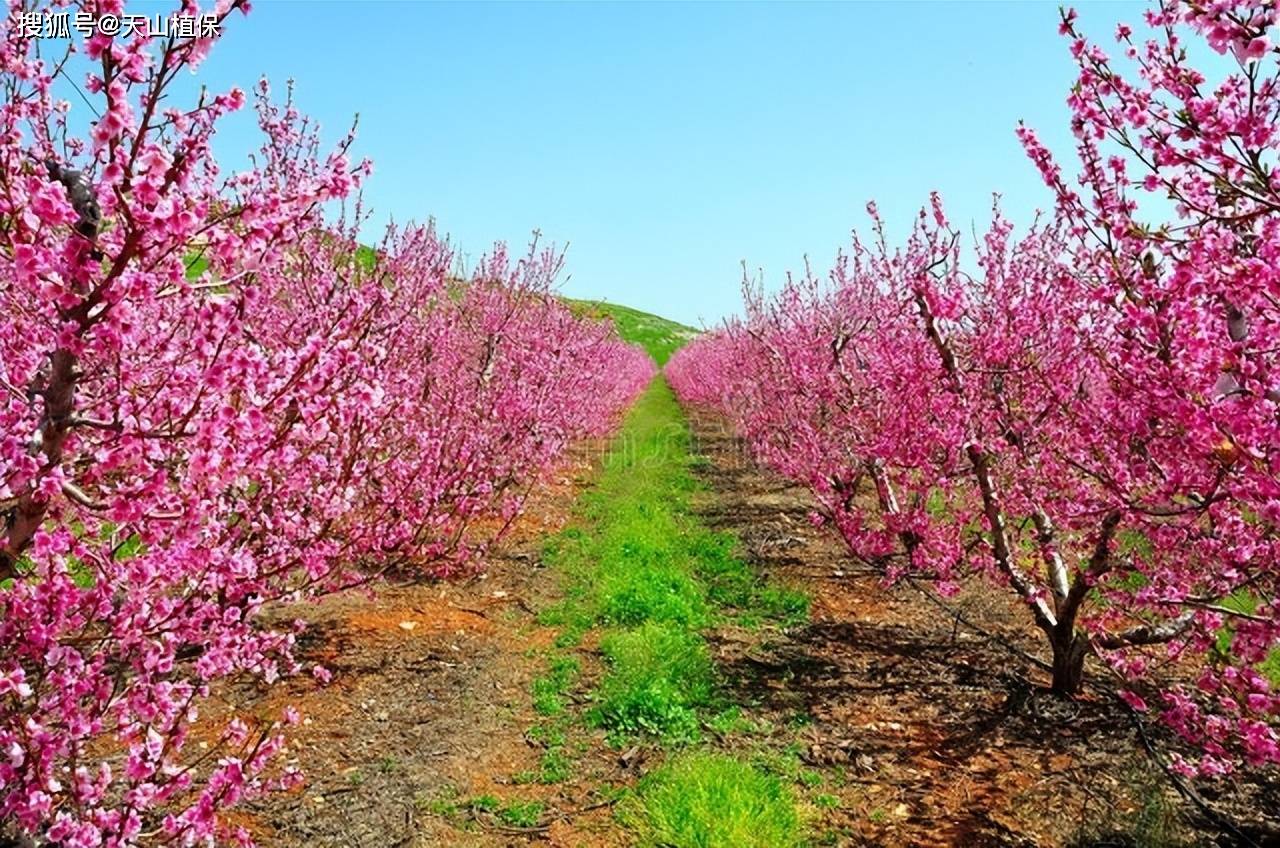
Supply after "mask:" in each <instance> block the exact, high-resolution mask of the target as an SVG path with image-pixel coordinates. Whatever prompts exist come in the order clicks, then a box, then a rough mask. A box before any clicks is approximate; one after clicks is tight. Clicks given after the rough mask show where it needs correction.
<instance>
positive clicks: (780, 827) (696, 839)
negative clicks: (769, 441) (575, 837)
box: [532, 379, 807, 848]
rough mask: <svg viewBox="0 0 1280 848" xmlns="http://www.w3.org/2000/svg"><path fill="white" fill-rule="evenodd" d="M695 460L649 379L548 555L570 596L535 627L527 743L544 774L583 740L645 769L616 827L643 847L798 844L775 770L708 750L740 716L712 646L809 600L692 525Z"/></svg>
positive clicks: (721, 538)
mask: <svg viewBox="0 0 1280 848" xmlns="http://www.w3.org/2000/svg"><path fill="white" fill-rule="evenodd" d="M695 462H696V460H695V457H694V456H693V455H692V454H691V452H690V436H689V431H688V427H687V423H686V421H685V418H684V415H683V413H682V412H681V410H680V408H679V406H678V405H677V404H676V402H675V399H674V397H673V396H672V394H671V391H670V389H669V388H668V387H667V385H666V384H665V382H663V381H662V380H661V379H659V380H657V381H655V383H654V384H653V385H652V386H651V387H650V388H649V390H648V391H647V392H646V393H645V394H644V395H643V396H642V397H641V398H640V400H639V401H638V402H637V404H636V406H635V408H634V409H633V410H632V412H631V414H630V415H629V416H628V418H627V420H626V422H625V424H624V426H623V428H622V431H621V432H620V433H619V435H618V437H617V439H616V440H615V443H614V446H613V449H612V450H611V452H610V453H609V455H608V456H607V457H606V459H605V462H604V467H603V470H602V472H601V474H600V477H599V479H598V480H597V481H596V483H595V485H594V486H593V487H592V488H591V489H590V490H589V491H588V492H586V493H585V494H584V495H583V496H582V497H581V498H580V500H579V507H578V512H579V516H580V521H579V522H577V523H576V524H575V526H573V527H570V528H569V529H567V530H565V531H563V532H562V533H560V534H558V535H557V536H556V537H554V538H553V539H551V540H550V542H549V544H548V546H547V550H546V552H545V556H544V560H545V561H546V562H547V563H548V564H549V565H550V566H551V567H553V568H555V569H557V570H558V571H560V572H561V573H562V574H563V575H564V579H565V581H566V593H565V599H564V600H563V601H562V602H561V603H559V604H557V605H555V606H553V607H552V608H550V609H548V610H546V611H545V612H544V613H543V614H542V616H541V620H542V622H543V623H544V624H546V625H548V626H553V627H557V628H558V629H559V635H558V638H557V639H556V641H555V647H554V648H553V649H552V650H551V651H549V652H548V656H547V658H546V662H547V673H546V675H545V676H544V677H541V678H539V679H538V680H537V681H535V683H534V692H533V696H534V701H535V706H536V707H537V708H538V710H539V712H540V713H542V715H543V716H544V722H542V723H541V724H539V725H538V726H536V727H535V728H533V729H532V733H533V734H534V735H535V736H536V737H538V738H541V739H544V740H548V748H547V750H548V755H547V758H546V760H544V763H545V766H544V777H545V776H548V775H546V774H545V772H550V773H552V775H554V773H555V772H557V771H567V770H569V769H571V768H572V764H571V763H569V762H567V761H566V759H567V756H568V755H567V754H566V753H565V752H566V751H567V750H570V749H571V745H572V743H571V740H572V739H573V738H574V737H575V736H581V735H582V734H583V733H588V734H589V733H590V732H591V731H592V730H594V731H595V732H596V734H597V737H599V735H600V734H603V740H604V743H605V744H606V745H608V746H610V747H611V748H613V749H614V750H616V751H618V752H619V754H620V756H622V757H623V758H624V759H632V758H634V757H635V756H636V755H637V753H638V752H641V751H643V752H645V753H646V755H647V756H648V760H649V762H648V764H647V765H648V766H649V768H648V769H647V774H645V776H644V777H643V778H642V779H640V780H639V782H638V784H637V785H636V786H635V788H634V790H632V791H629V792H627V793H626V794H625V797H624V798H623V800H622V801H621V803H620V804H619V805H618V817H617V818H618V821H619V822H621V823H622V824H623V825H624V827H626V828H627V829H628V831H629V832H630V834H631V836H632V837H634V838H635V839H637V840H638V841H639V842H640V843H641V844H645V845H670V846H741V848H753V847H756V846H758V848H786V846H795V845H799V844H801V842H802V840H803V839H804V827H803V823H802V818H803V817H802V813H801V810H800V808H799V806H798V804H797V800H796V797H795V792H794V789H793V787H792V786H791V785H790V784H791V781H790V780H789V779H788V777H789V776H788V775H787V774H786V770H785V769H781V770H780V769H776V768H771V767H769V765H768V764H767V763H763V762H760V761H757V759H753V758H749V757H740V756H733V755H729V754H726V753H723V752H722V751H720V750H717V746H716V744H714V743H715V742H716V741H717V740H720V739H723V738H725V737H726V736H727V735H728V734H730V733H733V732H735V731H739V730H742V729H744V727H745V726H746V725H747V724H748V720H747V719H746V718H744V711H743V706H744V705H742V704H739V703H736V702H735V701H734V700H733V699H732V698H731V697H729V696H728V695H727V694H726V691H725V689H724V687H722V686H721V675H720V673H719V671H718V669H717V667H716V662H715V658H714V655H713V649H712V645H711V642H710V641H709V637H710V636H712V635H713V634H714V633H718V632H720V631H721V630H724V629H733V630H736V631H741V632H743V633H746V634H753V635H752V636H749V637H748V638H754V637H755V636H758V635H759V634H761V633H764V632H767V631H768V630H769V629H770V628H778V627H785V626H787V625H788V624H794V623H797V622H799V621H801V620H803V619H804V617H805V615H806V612H807V600H806V599H805V597H804V596H802V595H800V594H798V593H796V592H794V591H791V590H788V589H785V588H780V587H777V586H773V585H770V584H768V583H766V582H764V581H762V580H761V579H760V578H759V577H758V576H757V575H756V574H755V573H754V572H753V571H752V569H751V568H750V567H749V566H748V565H747V564H746V563H745V562H744V561H743V560H742V559H740V558H739V557H738V556H737V553H736V548H737V540H736V539H735V538H734V537H733V536H731V535H729V534H725V533H718V532H715V531H712V530H710V529H709V528H707V527H706V526H705V525H704V524H703V523H702V522H701V521H700V520H699V519H698V518H697V516H696V515H695V514H694V512H693V509H692V505H691V499H692V497H693V495H694V494H695V492H696V491H697V489H698V488H699V486H698V483H697V482H696V480H695V478H694V476H693V474H692V468H693V466H694V465H695ZM584 648H585V649H586V651H587V652H588V653H589V654H593V655H594V656H596V657H598V658H599V659H601V660H602V663H601V668H600V670H599V672H598V673H597V674H596V675H595V677H594V679H590V680H584V679H582V677H581V675H580V671H581V667H580V665H579V664H578V661H577V660H576V659H575V657H577V656H579V655H580V654H581V653H582V650H583V649H584ZM574 702H578V703H580V706H579V707H578V708H576V709H570V704H572V703H574Z"/></svg>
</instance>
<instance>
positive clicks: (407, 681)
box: [213, 445, 620, 848]
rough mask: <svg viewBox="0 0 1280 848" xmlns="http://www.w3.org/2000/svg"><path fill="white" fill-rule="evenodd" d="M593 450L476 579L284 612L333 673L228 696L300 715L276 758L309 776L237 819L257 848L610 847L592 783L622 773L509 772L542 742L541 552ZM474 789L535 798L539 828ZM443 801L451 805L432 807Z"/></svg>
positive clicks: (547, 634)
mask: <svg viewBox="0 0 1280 848" xmlns="http://www.w3.org/2000/svg"><path fill="white" fill-rule="evenodd" d="M599 453H600V451H599V449H598V446H594V445H589V446H583V447H582V448H581V449H580V450H579V451H577V452H576V454H575V456H574V458H573V459H572V460H571V461H570V462H568V463H566V465H565V466H564V467H563V468H562V469H561V470H560V471H559V472H558V473H557V474H555V475H553V477H552V479H551V480H549V481H547V483H546V484H545V485H543V486H541V487H540V488H539V489H538V490H537V491H536V492H535V494H534V495H533V496H532V498H531V500H530V502H529V504H528V509H527V518H522V519H521V520H520V521H519V523H518V524H517V525H516V526H515V527H514V528H513V530H512V532H511V534H510V535H509V536H508V538H507V539H506V540H505V541H504V542H503V543H502V544H501V545H500V546H499V547H498V549H497V550H496V551H495V552H494V553H493V554H492V555H491V557H490V559H489V561H488V563H487V567H486V570H485V573H484V574H483V575H480V576H478V577H476V578H474V579H471V580H468V581H465V582H446V583H422V584H411V585H402V586H387V587H383V588H380V589H378V590H376V591H375V592H370V593H360V594H351V595H344V596H338V597H331V598H328V599H326V600H325V601H324V602H322V603H319V604H317V605H314V606H312V607H309V608H305V609H302V610H301V611H299V610H297V609H292V608H291V609H290V610H289V611H288V612H289V615H290V617H293V616H295V615H300V616H301V617H302V618H304V619H305V620H306V621H307V622H308V628H307V630H306V631H305V634H304V636H303V637H302V645H301V653H302V655H303V659H304V660H305V661H307V662H319V663H322V664H324V665H325V666H326V667H328V668H329V669H330V670H331V671H332V673H333V680H332V682H331V683H330V684H328V685H324V686H322V685H320V684H318V683H317V682H316V681H314V680H312V679H311V678H295V679H292V680H290V681H288V682H287V683H285V684H284V685H281V686H277V687H273V688H272V689H271V690H268V691H266V692H261V691H259V690H258V689H257V688H251V687H248V686H245V687H241V688H237V689H232V690H230V691H227V692H225V693H223V697H224V700H225V702H226V706H227V707H228V708H231V707H232V706H234V708H235V710H236V711H237V712H240V713H245V712H248V713H251V714H260V715H264V716H267V715H270V716H275V715H278V714H279V711H280V709H282V708H283V706H284V705H285V704H290V703H291V704H294V705H295V706H296V707H297V708H298V710H299V711H300V712H301V713H302V714H303V716H304V721H303V723H302V724H301V725H300V726H297V727H294V728H291V729H290V731H289V747H288V750H287V752H286V753H285V755H283V757H284V759H285V760H286V761H287V762H288V763H290V764H293V765H296V766H298V767H299V768H300V769H301V770H302V771H303V773H304V774H305V776H306V777H305V783H304V785H303V786H302V787H301V788H300V789H299V790H297V791H295V792H292V793H285V794H277V795H274V796H269V797H267V798H265V799H262V800H258V801H255V802H252V803H249V804H246V805H245V806H244V807H243V808H241V809H238V810H236V811H235V812H234V813H233V814H232V815H231V816H230V821H231V822H233V823H234V824H237V825H243V826H245V827H247V828H248V829H249V830H250V831H251V832H252V833H253V835H254V836H255V838H256V839H257V840H258V842H259V844H260V845H262V846H264V848H271V847H272V846H281V848H283V846H289V848H294V846H334V848H339V847H340V848H352V847H353V846H378V848H383V846H387V848H391V847H392V846H406V848H408V847H409V846H452V845H457V846H507V845H524V844H528V843H531V842H534V841H537V842H539V843H540V844H548V845H555V846H591V845H602V846H603V845H612V844H615V843H613V842H610V841H608V840H606V839H602V838H601V837H599V836H598V835H597V834H596V831H598V830H601V829H604V830H608V829H610V828H611V827H612V816H611V811H610V809H609V808H608V805H607V804H601V803H600V802H601V799H600V797H599V796H598V795H597V794H596V793H597V792H598V790H599V788H600V787H601V786H606V785H608V783H609V782H610V780H612V779H614V778H615V777H616V773H617V772H619V771H620V768H619V767H618V766H617V765H616V764H615V763H613V762H612V760H611V758H609V757H608V756H606V755H604V754H597V755H596V759H592V758H590V757H588V758H586V759H584V761H583V762H582V763H580V767H579V769H578V770H577V771H578V773H577V775H576V776H575V778H574V779H573V780H571V781H568V782H566V783H561V784H557V785H555V786H540V785H537V784H533V785H521V786H515V785H513V782H512V776H513V775H516V774H519V773H520V772H522V771H529V770H535V771H536V769H537V767H538V762H539V759H540V756H541V753H542V752H541V749H540V748H539V747H538V746H537V744H536V743H534V742H533V741H531V740H527V739H526V738H525V737H524V732H525V730H526V729H527V728H528V727H530V726H531V725H533V724H535V723H536V721H537V718H538V717H537V716H536V715H535V714H534V712H533V709H532V706H531V703H530V700H531V699H530V694H529V686H530V683H531V681H532V680H533V678H534V677H536V676H537V675H539V674H540V673H542V671H543V667H542V666H543V662H542V660H541V658H540V657H539V656H538V654H537V650H538V649H539V648H541V647H546V646H547V645H549V644H550V641H551V640H552V639H554V637H555V631H554V630H553V629H551V628H546V627H541V626H538V625H537V624H536V622H535V619H534V613H535V611H536V610H537V609H540V608H542V607H544V606H546V605H547V604H549V603H551V602H553V601H554V598H555V595H556V591H557V588H556V587H557V584H558V579H557V578H556V576H555V575H553V574H550V573H549V572H548V571H547V570H546V569H544V568H542V567H541V564H540V562H539V552H540V549H541V545H542V542H543V540H544V539H545V537H546V535H547V534H548V533H552V532H555V531H556V530H558V529H559V528H560V527H562V526H563V525H564V523H565V522H566V521H567V520H568V518H569V513H570V508H571V506H572V504H573V501H574V499H575V498H576V496H577V494H578V492H580V491H581V489H582V488H583V487H584V486H585V485H586V484H587V482H588V480H589V478H590V477H591V475H592V472H593V467H592V466H593V464H594V463H593V460H592V457H597V456H599ZM213 712H217V711H216V710H214V711H213ZM593 747H594V748H596V749H597V750H599V751H604V750H605V746H604V745H603V744H600V745H595V746H593ZM481 795H488V796H493V797H496V798H498V799H500V800H506V799H519V800H520V801H530V800H538V801H541V802H542V803H543V804H544V805H545V807H546V812H545V813H544V814H543V816H542V818H541V820H540V821H539V822H538V823H537V825H536V826H534V827H531V828H528V829H521V828H511V827H508V826H506V825H504V824H503V823H502V822H501V821H498V820H497V819H496V818H495V817H493V816H491V815H486V814H482V813H476V814H472V813H470V812H469V811H468V810H467V809H466V807H465V804H462V803H461V802H463V801H465V800H466V799H469V798H474V797H477V796H481ZM449 805H453V806H456V807H459V811H458V812H451V813H450V814H448V815H440V814H438V813H439V811H440V810H441V809H443V808H445V807H447V806H449ZM584 808H589V809H587V810H586V811H585V812H578V811H582V810H583V809H584ZM569 813H577V814H576V815H574V816H573V820H572V822H570V821H568V820H567V817H568V815H569Z"/></svg>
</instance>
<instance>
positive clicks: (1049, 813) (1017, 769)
mask: <svg viewBox="0 0 1280 848" xmlns="http://www.w3.org/2000/svg"><path fill="white" fill-rule="evenodd" d="M690 417H691V425H692V429H693V432H694V434H695V438H696V440H697V446H698V450H699V452H700V453H701V454H702V455H703V456H705V457H706V458H707V460H708V463H707V465H706V466H705V468H706V470H705V471H704V472H703V476H704V479H705V480H706V482H707V483H708V489H709V491H708V492H707V494H706V495H705V496H704V497H703V499H702V501H701V504H700V512H701V513H702V515H703V518H704V520H705V521H706V522H707V523H708V524H710V525H711V526H714V527H717V528H720V529H724V530H729V531H731V532H733V533H735V534H737V535H738V537H739V538H740V539H742V541H743V544H744V547H745V548H746V552H747V553H748V555H749V557H750V559H751V560H753V561H754V562H755V563H756V564H757V565H758V566H759V567H760V568H761V569H762V570H763V571H765V572H767V573H769V574H771V576H772V577H773V578H774V579H777V580H781V581H783V582H789V583H792V584H795V585H799V586H801V587H803V588H805V589H807V590H808V591H809V594H810V595H811V597H812V598H813V609H812V620H811V622H810V623H809V624H808V625H806V626H804V627H802V628H799V629H797V630H793V631H791V632H788V633H786V634H783V635H780V636H775V638H774V640H773V641H772V642H771V643H770V644H767V645H763V646H761V645H754V646H753V645H751V644H750V643H749V642H744V641H742V640H740V639H729V638H726V639H722V640H721V644H720V654H721V660H722V663H723V666H724V668H725V669H726V670H727V673H728V675H729V677H730V679H731V681H732V685H733V686H734V687H735V688H736V689H737V690H738V699H739V700H740V701H742V702H758V703H759V704H760V705H761V706H760V711H762V712H763V714H764V715H765V716H767V717H770V718H772V719H773V721H774V724H775V725H778V726H786V725H787V724H790V725H792V726H793V727H794V726H796V725H800V726H801V728H802V729H801V730H799V731H798V735H799V738H800V741H801V744H802V746H803V748H802V750H803V753H802V758H803V759H804V760H805V761H806V762H807V763H808V764H809V765H810V766H811V767H813V768H815V769H817V770H819V771H820V772H821V773H822V774H823V775H824V776H825V777H826V779H827V786H828V787H831V786H834V787H836V788H834V789H824V790H823V791H829V792H832V793H833V794H835V795H837V796H838V798H839V805H838V808H837V809H834V810H830V811H828V812H824V813H822V814H821V815H820V829H825V831H826V832H827V834H828V835H829V837H830V838H833V839H834V840H835V843H834V844H841V845H883V846H908V845H910V846H926V845H939V846H941V845H965V846H1049V845H1053V846H1066V845H1078V846H1083V845H1098V846H1101V845H1120V846H1123V845H1133V844H1142V845H1183V844H1186V845H1210V844H1236V843H1234V842H1232V841H1231V840H1228V839H1225V838H1223V837H1222V834H1221V829H1220V828H1216V827H1214V826H1213V825H1212V824H1211V823H1209V822H1207V821H1206V820H1205V819H1204V818H1203V816H1201V815H1199V814H1198V812H1197V810H1196V809H1195V807H1194V806H1192V805H1190V804H1189V803H1187V802H1185V801H1184V799H1182V798H1181V797H1180V796H1179V795H1178V794H1177V793H1175V792H1174V790H1173V789H1172V787H1171V786H1170V784H1169V783H1168V781H1167V779H1166V777H1165V775H1164V773H1163V771H1162V770H1161V769H1160V768H1159V767H1158V765H1157V764H1155V763H1154V762H1153V761H1152V760H1151V759H1150V758H1149V757H1148V756H1147V754H1146V752H1145V750H1144V748H1143V746H1142V745H1141V744H1140V740H1139V738H1138V736H1137V732H1136V730H1135V728H1134V725H1133V721H1132V718H1131V717H1130V715H1129V714H1128V713H1127V711H1126V710H1125V709H1124V708H1123V707H1122V706H1121V705H1120V704H1119V703H1118V702H1117V701H1116V699H1115V698H1113V697H1111V696H1110V695H1109V693H1108V692H1107V691H1106V689H1105V687H1102V688H1101V689H1100V690H1097V691H1094V692H1093V693H1091V694H1089V695H1086V696H1085V697H1082V698H1081V699H1079V700H1076V701H1065V700H1062V699H1059V698H1057V697H1054V696H1052V695H1051V694H1050V693H1049V692H1048V690H1047V684H1048V675H1047V674H1046V673H1045V672H1043V671H1042V670H1041V669H1040V668H1039V667H1037V666H1036V665H1035V664H1034V663H1033V662H1030V661H1029V660H1028V659H1027V657H1026V656H1025V655H1024V654H1025V653H1039V652H1041V649H1042V647H1043V646H1042V645H1041V643H1040V641H1039V633H1038V631H1035V630H1034V629H1033V628H1031V627H1030V622H1029V617H1028V616H1027V615H1026V613H1025V611H1024V610H1022V609H1020V608H1018V607H1017V605H1016V602H1015V601H1013V599H1012V597H1011V596H1010V597H1006V596H1005V594H1004V593H999V592H995V593H993V592H990V591H985V592H981V591H976V590H966V591H965V592H962V593H961V595H960V596H959V597H958V598H953V599H950V600H949V601H947V605H948V606H949V607H950V608H952V609H954V610H956V611H959V612H960V613H961V614H962V615H963V617H964V619H965V620H967V621H969V622H972V623H973V624H974V625H977V627H976V628H970V627H968V626H965V625H964V624H963V623H961V622H960V621H959V620H957V619H956V617H955V616H954V615H951V614H949V613H948V612H946V611H945V610H944V609H943V608H941V607H939V606H938V605H937V603H936V599H933V596H931V595H927V594H926V593H925V592H924V591H923V590H922V589H918V588H916V587H913V586H910V585H898V586H895V587H892V588H889V587H885V586H884V585H883V583H882V581H881V578H880V575H879V574H878V573H876V572H874V571H873V570H871V569H869V568H866V567H862V566H859V565H857V564H855V563H853V561H852V560H851V559H850V558H849V557H848V555H847V553H846V549H845V548H844V547H843V544H842V543H841V542H840V541H839V539H838V538H837V537H836V535H835V534H834V532H832V531H830V530H827V529H824V528H817V527H814V526H813V525H812V524H811V523H810V521H809V520H808V517H809V514H810V512H811V510H812V508H813V502H812V500H811V498H810V496H809V494H808V493H807V491H805V490H803V489H801V488H799V487H796V486H791V485H789V484H787V483H786V482H785V481H781V480H780V479H779V478H777V477H776V476H774V475H771V474H769V473H767V472H763V471H761V470H760V469H759V468H757V467H756V466H755V465H754V464H752V463H751V462H750V461H748V460H746V459H745V458H744V455H743V453H742V450H741V445H740V444H739V443H738V442H737V441H736V440H735V439H734V438H733V437H732V436H731V435H730V434H728V433H727V432H726V431H725V428H724V424H723V422H722V421H721V420H720V419H718V418H715V417H713V416H710V415H707V414H700V413H698V412H696V411H693V412H691V413H690ZM1095 689H1097V687H1095ZM1149 732H1150V733H1153V734H1154V733H1155V731H1149ZM1158 741H1160V740H1158ZM1162 741H1166V742H1167V741H1168V740H1162ZM1200 789H1201V791H1202V793H1204V794H1206V795H1214V796H1216V797H1217V798H1218V799H1219V800H1225V801H1229V802H1231V803H1227V804H1226V805H1225V806H1226V807H1227V808H1228V811H1229V812H1231V813H1232V814H1233V815H1236V816H1238V817H1239V818H1240V819H1241V820H1244V821H1246V822H1247V824H1248V827H1250V829H1251V830H1252V834H1251V835H1252V837H1253V838H1254V840H1256V841H1258V842H1259V844H1263V843H1266V844H1280V843H1271V842H1270V837H1268V836H1266V835H1264V834H1266V833H1267V831H1268V829H1269V828H1273V827H1275V826H1276V824H1278V823H1280V794H1277V782H1276V775H1275V773H1274V771H1272V772H1270V773H1268V774H1263V775H1257V774H1255V775H1249V776H1247V778H1241V779H1238V780H1237V782H1235V783H1231V784H1226V783H1223V784H1219V785H1217V786H1205V787H1200ZM1266 819H1269V820H1270V821H1269V822H1268V821H1266ZM1135 840H1144V841H1141V842H1137V841H1135ZM1245 844H1247V843H1245Z"/></svg>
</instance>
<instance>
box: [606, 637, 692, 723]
mask: <svg viewBox="0 0 1280 848" xmlns="http://www.w3.org/2000/svg"><path fill="white" fill-rule="evenodd" d="M600 650H601V652H602V653H603V654H604V656H605V659H606V660H607V661H608V664H609V674H608V675H607V676H606V677H605V679H604V681H603V682H602V683H601V685H600V690H599V693H598V697H599V704H598V706H597V707H596V709H595V710H594V715H595V716H596V718H597V721H598V722H599V723H600V724H601V725H603V726H604V727H607V728H609V729H611V730H615V731H622V732H625V733H647V734H651V735H654V736H660V737H665V738H667V739H676V738H681V739H691V738H694V737H695V736H696V735H697V733H698V729H699V723H700V722H699V717H698V712H697V711H698V708H700V707H705V706H707V705H708V704H710V703H711V696H712V693H713V687H714V680H713V676H712V674H713V673H712V665H711V656H710V654H709V652H708V651H707V646H706V642H705V641H704V640H703V639H702V637H701V636H699V635H698V634H697V633H695V632H693V631H690V630H687V629H685V628H683V627H681V626H679V625H678V624H672V623H664V622H657V621H650V622H647V623H645V624H644V625H642V626H640V627H637V628H634V629H631V630H622V631H619V632H616V633H611V634H610V635H609V636H607V637H605V639H604V641H603V642H601V644H600Z"/></svg>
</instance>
